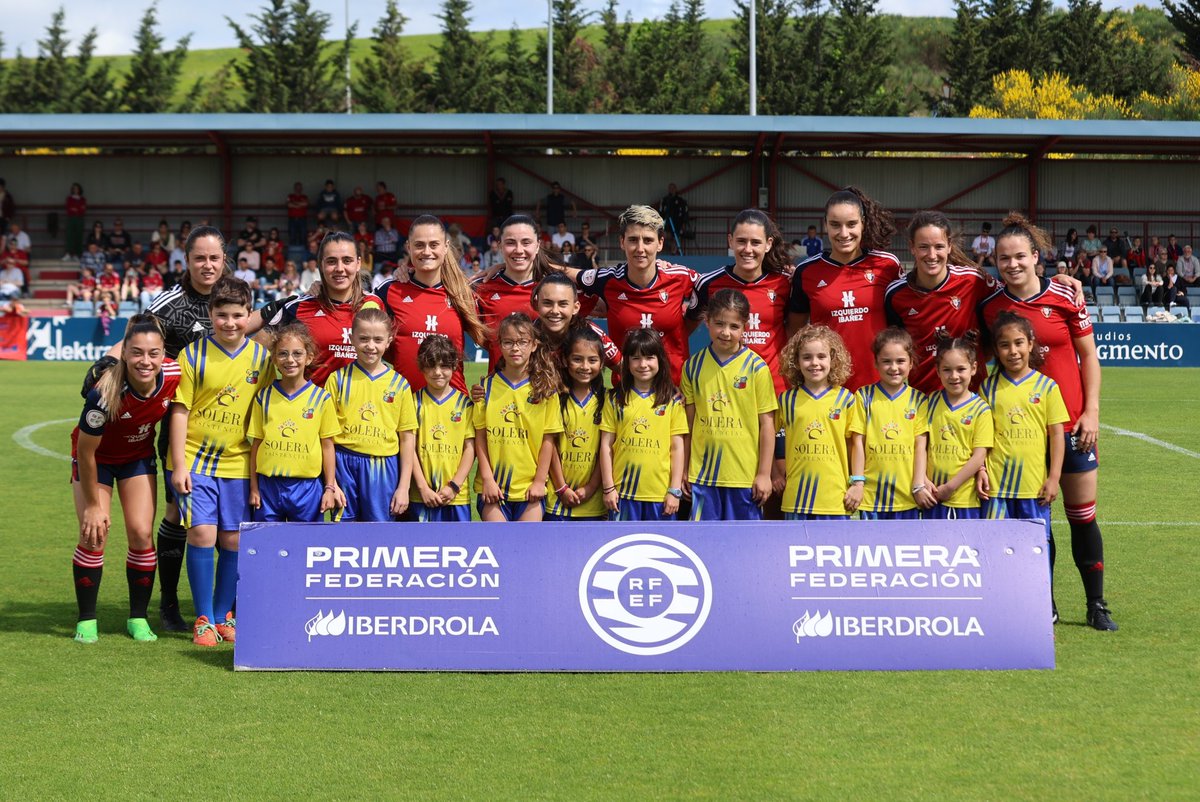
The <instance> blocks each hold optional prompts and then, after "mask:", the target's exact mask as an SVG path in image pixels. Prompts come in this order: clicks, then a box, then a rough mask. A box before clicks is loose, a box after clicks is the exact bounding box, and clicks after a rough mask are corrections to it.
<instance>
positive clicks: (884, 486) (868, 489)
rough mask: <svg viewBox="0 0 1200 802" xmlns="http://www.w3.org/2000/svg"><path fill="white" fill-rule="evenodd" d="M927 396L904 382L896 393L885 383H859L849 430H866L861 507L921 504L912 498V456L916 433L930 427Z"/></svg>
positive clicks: (901, 507) (883, 508) (902, 508)
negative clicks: (865, 481) (891, 393)
mask: <svg viewBox="0 0 1200 802" xmlns="http://www.w3.org/2000/svg"><path fill="white" fill-rule="evenodd" d="M926 404H928V399H927V398H926V397H925V394H924V393H922V392H921V391H920V390H918V389H916V388H915V387H910V386H909V385H907V384H906V385H904V386H903V387H901V388H900V389H899V390H897V391H896V394H895V395H894V396H891V395H888V393H887V390H885V389H883V385H882V384H878V383H877V384H869V385H867V386H866V387H862V388H859V391H858V403H857V404H855V406H854V420H853V421H852V422H851V424H850V431H851V432H853V433H854V434H861V435H862V436H863V447H864V450H865V451H866V463H865V470H864V473H865V474H866V477H867V483H866V486H865V487H864V488H863V501H862V506H861V509H862V510H864V511H866V512H903V511H905V510H912V509H916V506H917V502H916V501H914V500H913V496H912V487H913V460H914V458H915V454H916V441H917V438H918V437H920V436H921V435H923V434H928V433H929V413H928V411H927V409H926Z"/></svg>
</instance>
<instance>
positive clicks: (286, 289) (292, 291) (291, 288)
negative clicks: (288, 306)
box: [277, 259, 300, 298]
mask: <svg viewBox="0 0 1200 802" xmlns="http://www.w3.org/2000/svg"><path fill="white" fill-rule="evenodd" d="M299 294H300V274H299V273H297V272H296V263H295V262H293V261H292V260H291V259H288V260H287V261H286V262H284V263H283V272H282V273H280V274H279V292H278V293H277V295H278V297H280V298H291V297H292V296H293V295H299Z"/></svg>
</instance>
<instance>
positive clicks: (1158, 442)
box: [1100, 423, 1200, 459]
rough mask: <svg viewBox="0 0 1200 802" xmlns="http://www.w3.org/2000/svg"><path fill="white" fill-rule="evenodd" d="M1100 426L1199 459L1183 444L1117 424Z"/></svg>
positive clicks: (1117, 433)
mask: <svg viewBox="0 0 1200 802" xmlns="http://www.w3.org/2000/svg"><path fill="white" fill-rule="evenodd" d="M1100 428H1101V429H1104V430H1105V431H1109V432H1112V433H1113V434H1116V435H1120V436H1121V437H1132V438H1133V439H1134V440H1141V441H1142V442H1143V443H1150V444H1151V445H1155V446H1159V447H1160V448H1165V449H1166V450H1167V451H1174V452H1175V453H1176V454H1183V455H1184V456H1185V457H1191V458H1192V459H1200V454H1197V453H1196V452H1195V451H1189V450H1188V449H1186V448H1184V447H1183V446H1177V445H1175V444H1174V443H1168V442H1167V441H1165V440H1159V439H1157V438H1155V437H1151V436H1150V435H1148V434H1142V433H1141V432H1131V431H1129V430H1128V429H1122V428H1120V427H1118V426H1109V425H1108V424H1107V423H1102V424H1100Z"/></svg>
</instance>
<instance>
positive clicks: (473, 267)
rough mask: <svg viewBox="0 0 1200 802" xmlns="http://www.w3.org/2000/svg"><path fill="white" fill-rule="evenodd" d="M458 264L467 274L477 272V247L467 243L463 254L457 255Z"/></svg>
mask: <svg viewBox="0 0 1200 802" xmlns="http://www.w3.org/2000/svg"><path fill="white" fill-rule="evenodd" d="M459 265H460V266H461V267H462V270H463V272H464V273H466V274H467V276H473V275H475V274H476V273H478V272H479V265H480V259H479V249H478V248H476V247H475V246H474V245H468V246H467V248H466V250H465V251H463V255H462V256H461V257H459Z"/></svg>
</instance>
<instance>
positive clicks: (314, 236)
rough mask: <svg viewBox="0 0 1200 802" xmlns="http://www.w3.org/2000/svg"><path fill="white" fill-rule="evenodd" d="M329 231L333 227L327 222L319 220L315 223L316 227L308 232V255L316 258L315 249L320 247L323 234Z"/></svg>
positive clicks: (323, 238)
mask: <svg viewBox="0 0 1200 802" xmlns="http://www.w3.org/2000/svg"><path fill="white" fill-rule="evenodd" d="M330 231H333V229H332V228H330V226H329V223H328V222H326V221H324V220H321V221H319V222H318V223H317V227H316V228H314V229H313V230H312V231H310V232H308V256H310V257H312V258H314V259H315V258H316V256H317V251H319V250H320V249H321V243H322V242H323V241H324V240H325V235H327V234H328V233H329V232H330Z"/></svg>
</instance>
